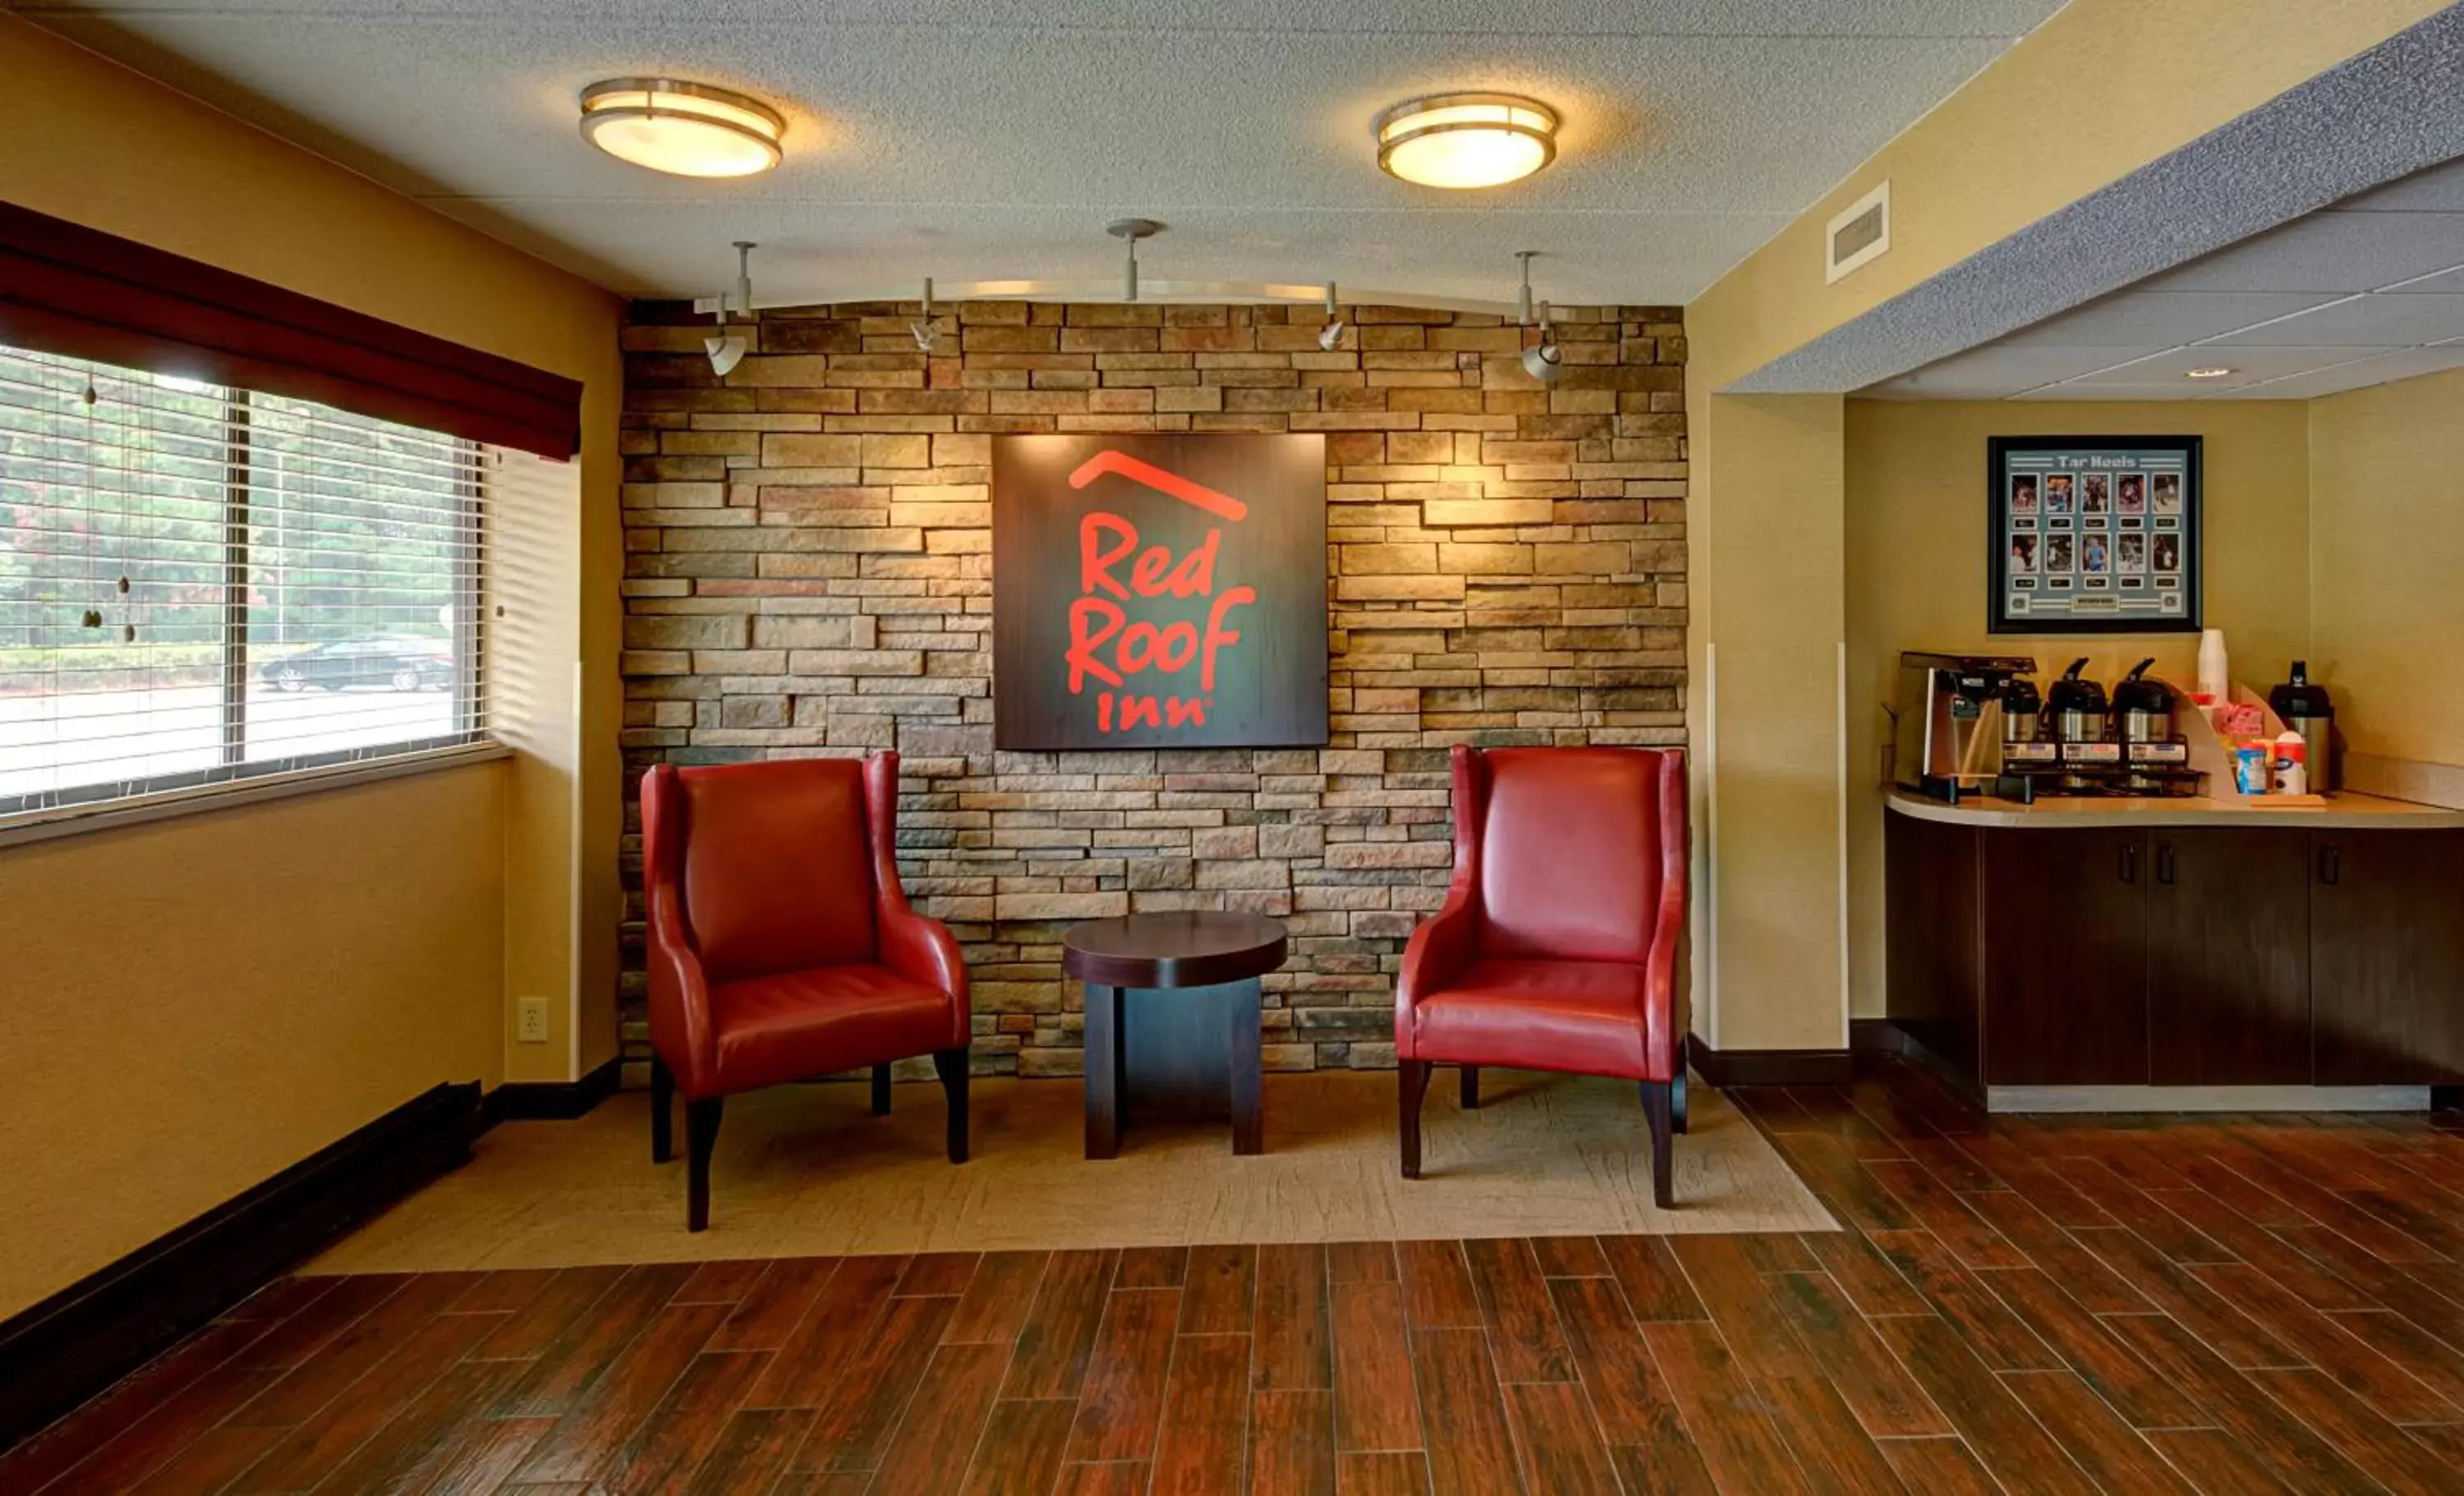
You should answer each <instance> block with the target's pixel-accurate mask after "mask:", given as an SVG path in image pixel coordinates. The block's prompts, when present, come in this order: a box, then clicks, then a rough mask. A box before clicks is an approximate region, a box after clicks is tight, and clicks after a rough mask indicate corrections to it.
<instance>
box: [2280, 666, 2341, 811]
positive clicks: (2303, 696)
mask: <svg viewBox="0 0 2464 1496" xmlns="http://www.w3.org/2000/svg"><path fill="white" fill-rule="evenodd" d="M2267 704H2268V706H2269V708H2270V709H2271V710H2273V711H2274V712H2275V713H2276V715H2277V716H2279V717H2282V718H2283V719H2284V725H2285V726H2286V727H2288V728H2290V729H2291V730H2293V731H2294V732H2297V733H2299V734H2300V735H2301V743H2302V757H2303V758H2304V759H2305V760H2306V765H2307V772H2308V779H2309V785H2310V789H2311V792H2312V793H2314V794H2324V793H2326V792H2327V791H2328V790H2331V789H2333V788H2335V787H2336V776H2335V767H2336V757H2335V756H2336V704H2335V703H2334V702H2332V701H2330V700H2328V699H2327V688H2326V687H2324V686H2317V685H2313V684H2311V681H2310V662H2309V661H2307V660H2296V661H2294V662H2293V678H2292V679H2291V680H2288V681H2286V682H2284V683H2283V684H2281V685H2279V686H2276V687H2274V688H2272V689H2271V690H2270V691H2269V692H2268V693H2267Z"/></svg>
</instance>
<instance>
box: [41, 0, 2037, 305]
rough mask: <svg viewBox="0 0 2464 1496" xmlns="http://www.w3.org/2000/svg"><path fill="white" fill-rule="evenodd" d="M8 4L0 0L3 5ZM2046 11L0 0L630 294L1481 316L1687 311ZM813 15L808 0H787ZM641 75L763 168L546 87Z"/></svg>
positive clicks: (1659, 4) (1198, 0)
mask: <svg viewBox="0 0 2464 1496" xmlns="http://www.w3.org/2000/svg"><path fill="white" fill-rule="evenodd" d="M6 3H9V0H0V4H6ZM2060 4H2061V0H1642V3H1635V0H1568V3H1564V4H1560V5H1554V6H1551V7H1548V8H1545V9H1539V10H1535V9H1533V8H1511V7H1509V8H1499V7H1496V6H1495V5H1494V4H1492V3H1490V0H1343V3H1341V4H1339V5H1328V4H1325V3H1324V0H1032V3H1029V0H895V3H893V0H847V3H842V4H834V5H832V6H830V7H828V8H826V10H823V8H820V7H815V6H812V5H809V4H800V3H795V0H700V3H698V4H695V5H693V6H679V5H677V4H675V3H674V0H499V3H495V4H484V3H477V0H324V3H321V4H318V5H313V6H307V5H301V4H299V3H298V0H41V3H30V0H15V3H13V4H11V9H13V10H14V11H17V12H19V13H21V14H23V15H25V16H27V17H28V18H29V19H31V20H33V21H35V22H37V23H38V24H41V25H44V26H47V27H50V28H53V29H55V30H57V31H59V32H61V33H65V34H67V35H69V36H70V37H72V38H73V39H75V40H77V41H79V42H81V43H84V44H86V45H89V46H92V47H94V48H96V49H97V50H98V51H100V52H102V53H104V54H106V55H112V56H115V57H118V58H120V59H121V60H123V61H127V62H129V63H130V64H132V65H133V66H136V67H137V68H139V69H140V70H141V71H143V72H146V73H149V74H152V75H154V76H157V77H164V78H165V79H166V80H168V81H170V82H172V83H174V84H175V85H176V86H179V87H182V88H185V89H187V90H188V91H189V92H192V93H195V94H198V95H200V96H201V97H204V98H206V99H209V101H211V102H214V103H217V104H220V105H222V106H224V107H226V108H228V109H230V110H231V111H232V112H233V113H236V114H238V115H240V116H241V117H243V118H246V119H249V120H252V121H256V122H259V123H262V124H265V125H266V126H268V127H269V128H272V129H274V130H275V132H276V133H278V134H282V135H284V136H287V137H289V138H291V139H295V140H297V141H300V142H301V143H305V144H307V145H309V146H310V147H311V148H313V149H317V150H319V151H321V152H323V153H324V154H327V155H329V156H332V157H334V158H335V159H337V160H340V161H341V162H343V163H344V164H346V165H352V166H354V167H356V168H358V169H361V170H363V171H365V172H367V173H368V174H370V175H372V176H374V177H376V178H377V179H378V180H380V181H384V182H386V183H387V184H389V185H392V186H395V187H400V188H402V189H404V190H407V191H409V192H412V193H413V194H414V195H418V196H421V197H423V198H424V199H426V200H428V201H429V202H431V203H433V204H434V205H435V206H436V207H437V208H438V209H441V210H443V211H446V212H449V213H452V214H454V215H456V216H458V217H462V218H464V219H465V220H467V221H470V222H473V223H474V224H477V225H479V226H480V227H482V228H484V229H486V230H488V231H491V232H494V233H496V234H498V235H499V236H500V237H503V238H506V239H508V240H510V241H512V242H514V243H516V244H518V245H520V246H522V247H524V248H526V249H530V250H532V251H534V252H536V253H540V254H542V255H543V256H544V257H546V258H548V259H550V260H552V261H555V262H557V263H561V264H564V265H566V266H568V267H569V268H572V269H575V270H577V271H580V272H581V273H583V274H585V275H590V276H591V277H592V278H594V279H598V280H600V281H602V282H603V283H605V284H607V285H610V286H612V287H614V288H615V289H617V290H620V291H624V292H627V293H630V294H636V295H662V296H687V295H693V294H696V293H707V292H709V291H711V290H713V289H715V287H716V286H717V285H719V284H721V283H723V282H724V281H725V280H726V279H727V278H728V277H729V275H730V274H731V273H732V258H731V256H730V254H729V253H728V251H727V244H728V242H729V241H730V240H732V239H737V238H746V239H754V240H758V241H759V242H760V243H761V244H762V245H763V246H764V249H763V253H762V254H761V256H760V259H759V270H760V273H761V283H762V286H763V289H764V296H765V298H766V297H772V296H777V297H788V298H792V299H809V300H827V299H838V298H844V297H860V296H868V295H882V294H887V293H891V292H893V291H898V290H903V289H904V288H905V287H906V286H907V285H908V283H909V282H910V281H911V280H912V279H913V277H915V276H920V275H925V274H931V275H935V276H936V277H938V278H939V279H941V280H942V281H944V282H947V283H951V284H959V283H964V282H970V281H980V280H996V279H1037V280H1084V281H1088V282H1089V283H1102V282H1104V281H1106V280H1108V279H1109V278H1110V277H1112V276H1114V275H1116V274H1117V249H1118V247H1117V245H1114V244H1112V243H1111V241H1109V240H1106V239H1105V238H1104V237H1103V235H1102V233H1101V225H1102V223H1103V222H1104V221H1105V220H1106V219H1108V218H1111V217H1117V216H1120V215H1122V214H1125V213H1132V212H1135V213H1142V214H1147V215H1150V216H1154V217H1157V218H1161V219H1164V220H1165V221H1167V222H1168V223H1169V224H1170V225H1171V226H1172V227H1171V231H1170V232H1168V233H1167V234H1166V235H1165V236H1164V237H1162V238H1161V239H1159V240H1157V241H1155V243H1154V244H1152V245H1151V246H1149V247H1148V248H1147V249H1146V250H1145V251H1143V252H1142V253H1141V258H1142V260H1144V261H1146V263H1147V269H1148V273H1149V275H1151V276H1153V277H1155V278H1157V279H1176V280H1195V281H1209V280H1211V281H1249V282H1258V281H1264V282H1274V283H1291V282H1303V283H1313V282H1316V281H1320V280H1323V279H1326V278H1328V277H1330V276H1331V277H1333V278H1335V279H1337V280H1338V281H1341V282H1344V283H1347V284H1348V285H1352V286H1357V287H1359V288H1360V289H1361V290H1362V291H1363V292H1364V293H1369V292H1385V293H1389V294H1393V295H1397V296H1405V297H1408V296H1411V295H1416V294H1417V295H1420V296H1425V297H1448V298H1455V299H1477V300H1485V301H1489V302H1504V301H1506V300H1507V299H1509V298H1510V297H1511V285H1512V275H1513V260H1512V253H1513V252H1514V251H1515V250H1518V249H1523V248H1536V249H1540V250H1542V251H1544V252H1546V253H1548V255H1549V257H1548V258H1547V259H1545V260H1543V261H1542V262H1541V264H1540V265H1539V266H1538V267H1537V273H1536V275H1535V280H1536V281H1537V282H1538V283H1539V287H1540V290H1541V292H1542V294H1543V295H1546V296H1548V297H1551V298H1553V299H1556V300H1559V301H1565V302H1600V301H1607V302H1629V303H1632V302H1662V303H1665V302H1683V301H1685V300H1689V299H1691V298H1692V297H1694V296H1695V295H1697V294H1699V293H1700V292H1701V291H1702V290H1703V289H1704V288H1705V286H1707V285H1708V284H1709V283H1710V282H1711V281H1712V280H1713V279H1715V278H1716V277H1717V276H1718V275H1720V274H1721V273H1722V272H1723V271H1725V270H1726V269H1727V267H1728V266H1729V265H1732V264H1734V263H1735V262H1736V261H1737V260H1739V259H1740V258H1742V257H1743V256H1744V255H1745V254H1747V253H1749V252H1750V251H1751V250H1753V249H1754V248H1755V247H1757V246H1758V245H1760V244H1761V243H1763V242H1764V241H1765V240H1766V239H1768V238H1769V237H1770V236H1771V234H1772V233H1773V232H1775V231H1777V230H1778V229H1780V228H1781V227H1783V226H1784V225H1785V224H1787V223H1788V222H1790V221H1791V220H1793V218H1794V217H1795V216H1796V214H1797V213H1799V212H1800V211H1801V210H1802V209H1804V208H1805V207H1806V205H1807V204H1809V203H1811V202H1813V201H1814V200H1815V199H1816V198H1817V197H1819V195H1820V194H1821V193H1822V192H1824V191H1825V190H1827V189H1828V188H1830V187H1832V186H1833V185H1835V184H1836V183H1837V182H1838V181H1839V180H1840V179H1842V178H1843V177H1844V176H1845V175H1846V174H1847V173H1848V172H1849V171H1851V170H1852V169H1853V168H1854V167H1855V165H1857V164H1858V163H1859V162H1860V161H1862V160H1863V159H1864V158H1865V157H1867V156H1868V155H1870V154H1871V153H1872V152H1873V151H1874V150H1875V149H1877V148H1879V147H1880V146H1881V144H1882V143H1884V142H1886V141H1888V140H1889V139H1890V138H1891V137H1892V136H1894V135H1896V134H1897V133H1898V132H1899V131H1900V130H1901V129H1903V128H1904V127H1905V126H1906V125H1907V124H1908V123H1909V122H1911V121H1914V120H1915V119H1916V118H1918V117H1919V116H1920V115H1922V114H1923V113H1925V111H1926V110H1928V109H1930V108H1931V107H1932V106H1934V105H1935V104H1936V103H1938V102H1940V101H1941V100H1942V99H1944V98H1946V97H1947V96H1948V95H1949V94H1950V93H1952V92H1953V91H1954V90H1956V89H1957V87H1958V86H1959V85H1960V84H1961V83H1963V82H1965V81H1966V80H1967V79H1968V78H1969V77H1972V76H1974V74H1975V73H1976V72H1977V71H1978V70H1979V69H1981V68H1982V67H1984V66H1985V65H1986V64H1987V63H1989V62H1990V61H1991V60H1992V58H1994V57H1995V56H1997V55H2000V54H2001V53H2002V52H2003V51H2004V50H2006V49H2007V48H2008V47H2009V46H2010V45H2011V44H2012V43H2013V42H2014V41H2015V40H2017V39H2018V37H2019V36H2021V35H2023V34H2025V33H2027V32H2028V31H2029V30H2031V29H2033V28H2034V27H2035V26H2036V25H2037V24H2039V23H2041V22H2042V21H2043V19H2044V18H2045V17H2046V16H2048V15H2050V14H2052V13H2053V12H2054V11H2056V10H2057V9H2059V6H2060ZM816 11H821V12H822V13H820V14H818V15H817V14H816V13H814V12H816ZM638 72H663V73H671V74H674V75H679V76H684V77H697V78H702V79H705V80H708V81H711V82H715V83H720V84H724V85H728V86H735V87H742V88H746V89H748V90H749V91H751V92H753V93H756V94H757V95H759V96H761V97H763V98H765V99H772V100H774V101H777V102H779V103H780V104H781V105H782V106H783V107H784V108H785V110H786V112H787V113H788V115H789V117H790V121H791V122H790V130H789V135H788V142H787V143H788V149H789V160H788V162H787V164H786V165H785V166H784V167H782V168H781V170H780V171H778V172H775V173H773V174H771V175H769V176H766V177H762V178H758V179H754V180H751V181H744V182H734V183H715V184H714V183H697V182H686V181H677V180H673V179H666V178H660V177H656V176H653V175H650V174H649V173H645V172H641V171H638V170H636V169H633V168H629V167H627V166H624V165H620V164H618V163H615V162H612V161H609V160H607V159H605V158H604V157H601V156H599V155H598V154H597V153H595V152H593V151H591V150H590V149H589V148H588V147H587V146H586V145H584V144H583V142H582V141H581V140H580V137H579V132H578V130H577V129H576V117H575V113H574V102H573V101H574V96H575V94H576V92H577V91H578V90H579V89H580V88H581V87H582V86H583V84H585V83H588V82H590V81H592V80H594V79H596V78H599V77H609V76H618V75H625V74H630V73H638ZM1460 87H1482V88H1504V89H1510V90H1515V91H1520V92H1527V93H1529V94H1532V95H1534V96H1536V97H1538V98H1541V99H1545V100H1547V101H1549V102H1551V104H1553V105H1555V106H1557V107H1558V108H1559V109H1560V111H1561V112H1562V113H1563V115H1564V116H1565V119H1566V127H1565V130H1564V133H1563V135H1562V137H1561V144H1562V150H1561V153H1560V156H1559V159H1558V162H1557V164H1556V165H1554V166H1552V167H1551V169H1550V170H1548V171H1546V172H1544V173H1542V174H1541V175H1540V176H1538V177H1536V178H1534V179H1532V180H1530V181H1529V182H1527V183H1523V184H1518V185H1516V186H1514V187H1507V188H1504V189H1500V190H1498V191H1494V192H1485V193H1478V194H1462V195H1458V194H1450V193H1443V192H1439V191H1435V190H1432V189H1427V188H1419V187H1409V186H1407V185H1405V184H1401V183H1397V182H1395V181H1393V180H1391V179H1389V178H1386V177H1385V176H1383V175H1382V174H1380V173H1379V172H1378V171H1377V169H1376V166H1375V153H1374V150H1373V149H1372V146H1371V143H1370V121H1372V119H1373V118H1374V117H1375V114H1376V112H1377V111H1378V110H1379V109H1381V108H1383V107H1384V106H1386V105H1388V104H1391V103H1394V102H1396V101H1397V100H1399V99H1405V98H1409V97H1412V96H1414V95H1416V94H1420V93H1426V92H1432V91H1437V90H1441V89H1446V88H1460Z"/></svg>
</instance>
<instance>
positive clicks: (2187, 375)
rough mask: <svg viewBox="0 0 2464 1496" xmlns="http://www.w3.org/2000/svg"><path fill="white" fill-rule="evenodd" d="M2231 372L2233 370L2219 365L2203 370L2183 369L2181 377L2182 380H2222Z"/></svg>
mask: <svg viewBox="0 0 2464 1496" xmlns="http://www.w3.org/2000/svg"><path fill="white" fill-rule="evenodd" d="M2232 372H2233V370H2231V369H2229V368H2227V367H2225V366H2224V365H2223V364H2221V363H2219V364H2215V365H2213V366H2211V367H2209V368H2204V369H2184V370H2183V371H2182V377H2183V378H2184V379H2222V378H2224V377H2225V376H2226V375H2228V374H2230V373H2232Z"/></svg>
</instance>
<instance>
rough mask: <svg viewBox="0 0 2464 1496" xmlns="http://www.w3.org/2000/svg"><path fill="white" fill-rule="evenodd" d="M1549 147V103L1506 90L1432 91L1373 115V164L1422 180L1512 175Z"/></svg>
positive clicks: (1532, 165)
mask: <svg viewBox="0 0 2464 1496" xmlns="http://www.w3.org/2000/svg"><path fill="white" fill-rule="evenodd" d="M1556 154H1557V115H1556V111H1554V110H1552V109H1551V108H1550V107H1549V106H1548V105H1547V104H1544V103H1541V102H1539V101H1538V100H1537V99H1523V98H1519V97H1517V96H1515V95H1513V94H1434V95H1431V96H1430V97H1429V98H1426V99H1412V100H1410V101H1409V102H1406V103H1400V104H1397V105H1396V106H1395V107H1394V108H1392V109H1389V110H1387V111H1386V112H1385V113H1384V114H1381V115H1379V116H1378V117H1377V165H1379V166H1380V167H1381V168H1383V169H1384V170H1385V171H1386V172H1387V173H1388V174H1389V175H1391V176H1397V177H1400V178H1402V179H1403V180H1404V181H1406V182H1417V183H1419V185H1420V186H1422V187H1457V188H1460V187H1499V186H1502V185H1503V184H1505V183H1508V182H1519V181H1521V180H1522V179H1523V178H1525V177H1528V176H1529V175H1531V173H1533V172H1535V171H1537V170H1539V169H1540V168H1541V167H1543V166H1545V165H1549V163H1550V162H1551V160H1553V159H1555V157H1556Z"/></svg>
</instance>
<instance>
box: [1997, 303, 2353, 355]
mask: <svg viewBox="0 0 2464 1496" xmlns="http://www.w3.org/2000/svg"><path fill="white" fill-rule="evenodd" d="M2334 299H2336V297H2335V296H2334V294H2333V293H2330V292H2322V291H2310V292H2266V291H2124V292H2122V293H2121V294H2119V295H2117V296H2109V297H2104V298H2103V299H2102V300H2100V301H2091V302H2089V303H2088V304H2087V305H2085V306H2082V307H2079V308H2077V309H2075V310H2073V311H2069V312H2065V313H2063V314H2062V315H2061V316H2059V317H2056V318H2050V319H2047V320H2045V321H2041V322H2038V323H2037V324H2036V325H2035V326H2034V327H2026V328H2022V329H2020V330H2019V331H2018V332H2015V333H2013V334H2011V335H2010V336H2009V337H2007V338H2005V339H2003V340H2002V341H2003V343H2004V344H2005V345H2006V346H2013V347H2079V346H2096V347H2128V346H2136V347H2138V348H2141V349H2146V348H2153V347H2164V346H2168V345H2170V344H2172V343H2177V342H2196V341H2199V340H2200V339H2202V338H2213V337H2215V336H2217V335H2218V334H2220V333H2229V332H2233V331H2236V330H2237V329H2240V328H2244V327H2248V326H2251V325H2252V324H2253V323H2256V322H2263V321H2267V320H2269V319H2272V318H2278V317H2289V316H2291V315H2292V314H2293V313H2296V312H2299V311H2302V310H2304V309H2305V308H2308V307H2314V306H2319V305H2321V304H2323V303H2325V302H2328V301H2332V300H2334Z"/></svg>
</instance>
